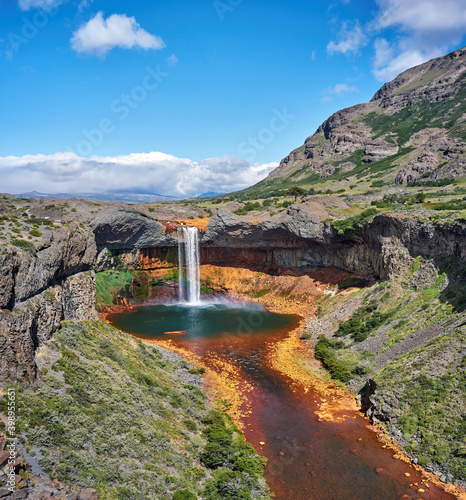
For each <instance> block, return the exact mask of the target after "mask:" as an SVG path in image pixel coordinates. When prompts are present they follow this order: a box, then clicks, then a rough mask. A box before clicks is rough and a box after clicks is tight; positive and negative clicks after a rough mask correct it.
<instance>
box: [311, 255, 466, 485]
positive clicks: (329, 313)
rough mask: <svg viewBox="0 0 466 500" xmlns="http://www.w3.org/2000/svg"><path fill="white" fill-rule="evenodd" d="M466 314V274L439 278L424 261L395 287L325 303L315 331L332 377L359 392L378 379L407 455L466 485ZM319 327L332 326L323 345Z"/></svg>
mask: <svg viewBox="0 0 466 500" xmlns="http://www.w3.org/2000/svg"><path fill="white" fill-rule="evenodd" d="M343 303H345V304H346V308H348V310H349V311H350V313H349V314H347V315H346V316H345V317H342V316H341V310H342V305H343ZM465 307H466V280H465V270H464V268H458V266H457V265H455V263H453V262H447V263H445V267H444V268H443V269H441V270H440V272H439V271H438V270H436V269H435V268H433V267H429V265H428V262H427V261H424V260H423V259H422V258H421V257H419V258H417V259H414V260H412V261H411V264H410V265H409V266H407V267H406V269H405V271H404V272H402V273H401V274H400V275H399V276H398V277H397V278H394V279H393V280H392V281H388V282H384V283H378V284H376V285H374V286H372V287H370V288H368V289H362V290H359V291H357V290H355V291H353V292H352V293H350V294H349V295H338V294H337V295H335V296H333V297H332V296H328V297H327V298H325V299H323V301H322V303H321V304H320V306H319V312H320V318H319V319H318V320H316V321H312V322H311V323H310V326H309V332H310V333H311V338H312V339H313V341H314V342H315V341H316V340H318V341H317V344H316V354H317V356H318V357H319V359H321V360H322V361H323V362H324V364H325V365H326V367H327V368H328V369H329V371H330V373H331V374H332V376H333V377H334V378H335V379H337V380H341V381H343V382H344V383H347V382H350V381H351V385H352V387H353V388H355V389H359V388H360V387H362V385H363V384H364V382H365V380H367V379H368V378H373V379H374V380H375V381H376V383H377V386H378V389H377V392H376V394H375V396H373V397H372V399H373V401H374V402H375V403H376V407H377V410H376V412H377V414H378V416H379V417H380V418H383V419H385V420H386V421H387V422H386V423H387V426H388V428H389V429H390V431H391V432H392V433H394V434H395V435H398V436H399V438H400V441H401V444H403V445H404V446H405V448H406V450H407V451H408V452H410V453H411V454H412V456H413V457H416V458H415V459H416V460H417V461H419V463H420V464H421V465H423V466H427V468H430V469H432V470H434V471H436V472H441V473H444V474H447V475H448V474H451V476H450V477H451V478H455V479H456V480H460V481H461V480H462V481H465V480H466V375H465V367H466V325H465V323H464V311H465ZM319 322H324V323H325V324H327V325H331V326H330V327H329V329H328V330H329V331H326V332H325V334H326V337H325V338H324V337H323V336H322V333H323V332H322V331H321V330H320V329H319V327H318V323H319ZM319 334H320V335H321V336H320V338H319Z"/></svg>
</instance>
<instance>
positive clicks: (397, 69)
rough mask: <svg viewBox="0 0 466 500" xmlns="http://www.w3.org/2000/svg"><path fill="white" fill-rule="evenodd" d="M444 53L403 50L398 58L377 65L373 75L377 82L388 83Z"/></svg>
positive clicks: (440, 51)
mask: <svg viewBox="0 0 466 500" xmlns="http://www.w3.org/2000/svg"><path fill="white" fill-rule="evenodd" d="M392 52H393V50H392ZM443 53H444V51H443V50H441V49H433V50H430V51H428V52H426V51H421V50H416V49H414V50H413V49H406V50H401V51H400V53H399V54H398V55H397V56H396V57H394V58H393V59H391V60H389V61H387V63H386V64H385V65H384V64H382V65H380V66H379V65H377V64H376V65H375V67H374V71H373V73H374V76H375V77H376V78H377V80H379V81H381V82H388V81H390V80H393V78H395V77H396V76H398V75H399V74H400V73H402V72H403V71H405V70H407V69H409V68H412V67H414V66H417V65H419V64H422V63H424V62H426V61H428V60H429V59H433V58H434V57H440V56H441V55H443ZM376 59H377V56H376Z"/></svg>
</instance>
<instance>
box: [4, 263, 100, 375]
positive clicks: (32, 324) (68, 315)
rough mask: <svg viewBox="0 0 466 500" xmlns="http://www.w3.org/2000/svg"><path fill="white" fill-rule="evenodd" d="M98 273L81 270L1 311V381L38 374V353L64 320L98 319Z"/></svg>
mask: <svg viewBox="0 0 466 500" xmlns="http://www.w3.org/2000/svg"><path fill="white" fill-rule="evenodd" d="M94 278H95V275H94V272H93V271H88V272H84V273H79V274H76V275H73V276H71V277H69V278H67V279H65V280H64V281H63V282H62V283H61V284H57V285H54V286H50V287H49V288H47V289H46V290H45V291H43V292H41V293H38V294H36V295H34V296H33V297H31V298H29V299H27V300H25V301H23V302H20V303H17V305H15V307H14V308H13V310H11V311H10V310H8V309H2V310H0V382H5V381H6V380H8V379H14V380H15V379H19V380H23V381H26V382H33V381H34V380H35V377H36V363H35V359H34V358H35V352H36V349H37V348H38V347H39V346H40V345H41V343H42V342H44V341H46V340H49V339H50V338H51V337H52V335H53V332H55V331H56V330H57V328H58V327H59V326H60V323H61V321H63V320H93V319H98V317H97V313H96V311H95V282H94Z"/></svg>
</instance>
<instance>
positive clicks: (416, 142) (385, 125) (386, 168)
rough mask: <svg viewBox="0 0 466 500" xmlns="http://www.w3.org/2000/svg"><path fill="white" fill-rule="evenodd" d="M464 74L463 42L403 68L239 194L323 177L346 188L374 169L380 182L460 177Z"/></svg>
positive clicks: (464, 167) (464, 147)
mask: <svg viewBox="0 0 466 500" xmlns="http://www.w3.org/2000/svg"><path fill="white" fill-rule="evenodd" d="M465 76H466V47H463V48H461V49H458V50H456V51H454V52H451V53H450V54H447V55H446V56H443V57H440V58H436V59H432V60H431V61H428V62H426V63H424V64H421V65H419V66H415V67H414V68H410V69H408V70H406V71H404V72H403V73H401V74H400V75H398V76H397V77H396V78H395V79H394V80H392V81H391V82H388V83H385V84H384V85H383V86H382V87H381V88H380V89H379V90H378V91H377V92H376V93H375V94H374V97H373V98H372V99H371V100H370V101H369V102H367V103H362V104H356V105H355V106H351V107H349V108H344V109H342V110H339V111H337V112H336V113H334V114H332V115H331V116H330V117H329V118H328V119H327V120H325V121H324V122H323V123H322V125H320V126H319V127H318V129H317V130H316V132H315V133H314V134H313V135H311V136H309V137H307V139H306V140H305V141H304V144H303V145H301V146H299V147H298V148H296V149H294V150H293V151H291V152H290V154H288V155H287V156H286V157H285V158H283V159H282V160H281V162H280V164H279V166H278V167H277V168H276V169H275V170H273V171H272V172H271V173H270V174H269V175H268V176H267V177H266V178H265V179H264V180H262V181H261V182H259V183H258V184H256V185H254V186H251V187H250V188H248V189H246V190H244V191H241V192H240V193H242V194H245V195H246V196H248V195H250V196H249V197H250V198H252V197H253V195H257V194H259V193H261V192H263V193H265V194H267V193H271V195H274V194H283V190H285V189H286V188H289V187H292V186H295V185H298V186H302V187H304V188H309V187H311V186H313V185H318V184H325V183H327V184H329V182H330V183H332V184H336V185H337V186H338V187H343V188H347V187H349V185H350V183H351V181H352V180H354V179H355V178H357V179H363V180H364V181H368V180H371V179H372V178H374V177H375V176H376V175H374V174H378V175H377V177H378V178H382V180H383V181H384V182H383V184H384V185H405V184H408V183H410V182H416V181H419V180H420V179H421V178H426V179H430V180H437V179H442V178H457V177H463V176H465V175H466V161H465V152H466V142H465V140H466V125H465V117H466V104H465V101H466V99H465V98H466V84H465V82H466V80H465ZM397 155H398V156H397ZM378 162H385V163H386V164H385V165H380V164H377V163H378ZM373 166H376V167H379V168H377V169H374V168H372V167H373ZM374 170H376V171H374ZM364 178H365V179H364ZM327 187H328V186H327ZM277 189H278V190H280V189H281V190H282V192H281V193H277Z"/></svg>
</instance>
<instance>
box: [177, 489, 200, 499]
mask: <svg viewBox="0 0 466 500" xmlns="http://www.w3.org/2000/svg"><path fill="white" fill-rule="evenodd" d="M173 500H197V496H196V495H195V494H194V493H191V492H190V491H189V490H178V491H177V492H176V493H175V494H174V495H173Z"/></svg>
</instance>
